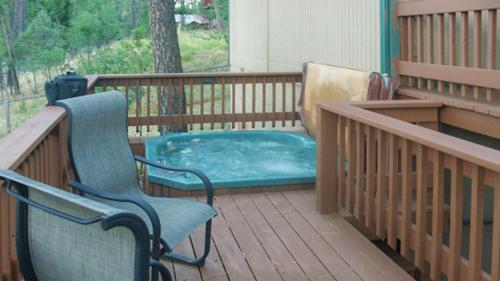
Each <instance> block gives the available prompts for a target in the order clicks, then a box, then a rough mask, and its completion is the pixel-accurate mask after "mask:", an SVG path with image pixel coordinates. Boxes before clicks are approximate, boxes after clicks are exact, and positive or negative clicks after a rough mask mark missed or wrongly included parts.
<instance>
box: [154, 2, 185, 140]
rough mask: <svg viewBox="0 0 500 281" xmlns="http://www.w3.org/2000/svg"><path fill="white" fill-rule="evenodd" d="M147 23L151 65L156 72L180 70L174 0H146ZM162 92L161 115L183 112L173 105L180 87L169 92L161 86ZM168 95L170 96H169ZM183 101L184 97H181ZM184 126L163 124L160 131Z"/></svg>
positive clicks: (179, 93) (163, 131)
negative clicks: (170, 107)
mask: <svg viewBox="0 0 500 281" xmlns="http://www.w3.org/2000/svg"><path fill="white" fill-rule="evenodd" d="M148 7H149V24H150V26H151V37H152V42H153V65H154V71H155V72H156V73H173V72H182V63H181V52H180V49H179V38H178V36H177V25H176V23H175V0H148ZM161 92H162V101H163V102H162V106H161V107H162V112H161V113H162V115H167V114H180V113H184V112H185V105H184V106H183V108H182V109H180V110H179V108H178V107H177V106H175V105H177V104H179V99H180V98H181V95H182V93H183V91H182V89H179V88H177V87H173V91H172V93H169V89H168V87H163V89H162V90H161ZM169 96H171V97H170V98H169ZM182 101H183V102H185V99H182ZM168 102H172V108H173V112H168ZM183 129H184V128H168V127H166V126H163V127H162V128H161V130H162V133H166V132H167V131H180V130H183Z"/></svg>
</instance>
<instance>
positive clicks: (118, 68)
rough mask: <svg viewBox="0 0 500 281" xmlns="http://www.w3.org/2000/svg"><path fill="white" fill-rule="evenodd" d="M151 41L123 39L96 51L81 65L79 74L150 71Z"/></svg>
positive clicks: (151, 59)
mask: <svg viewBox="0 0 500 281" xmlns="http://www.w3.org/2000/svg"><path fill="white" fill-rule="evenodd" d="M152 61H153V58H152V51H151V40H147V39H139V40H131V39H123V40H120V41H118V42H116V43H114V44H111V45H109V46H107V47H105V48H102V49H99V50H97V51H96V52H95V53H94V54H93V55H92V56H91V58H90V60H88V61H84V62H83V63H82V67H81V69H79V72H81V73H83V74H92V73H109V74H120V73H124V74H127V73H143V72H151V71H152Z"/></svg>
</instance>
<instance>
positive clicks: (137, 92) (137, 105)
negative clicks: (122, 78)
mask: <svg viewBox="0 0 500 281" xmlns="http://www.w3.org/2000/svg"><path fill="white" fill-rule="evenodd" d="M141 98H142V97H141V92H140V86H139V79H136V80H135V118H136V120H137V124H136V125H135V132H136V133H138V132H139V128H140V125H139V123H140V122H139V116H140V115H141Z"/></svg>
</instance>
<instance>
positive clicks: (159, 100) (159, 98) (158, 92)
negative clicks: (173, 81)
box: [156, 78, 162, 132]
mask: <svg viewBox="0 0 500 281" xmlns="http://www.w3.org/2000/svg"><path fill="white" fill-rule="evenodd" d="M161 91H162V80H161V79H160V78H158V80H156V100H157V104H156V107H157V108H156V110H157V111H158V112H157V114H158V132H161V124H162V117H161V103H162V94H161Z"/></svg>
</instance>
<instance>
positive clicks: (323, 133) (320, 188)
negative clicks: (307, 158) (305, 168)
mask: <svg viewBox="0 0 500 281" xmlns="http://www.w3.org/2000/svg"><path fill="white" fill-rule="evenodd" d="M337 125H338V116H337V115H335V114H334V113H331V112H328V111H326V110H322V109H320V108H319V114H318V128H319V130H318V135H317V158H318V168H317V179H316V209H317V210H318V211H319V212H320V213H322V214H326V213H334V212H336V211H337V191H338V181H337V172H338V169H337V154H338V146H337V135H338V132H337Z"/></svg>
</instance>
